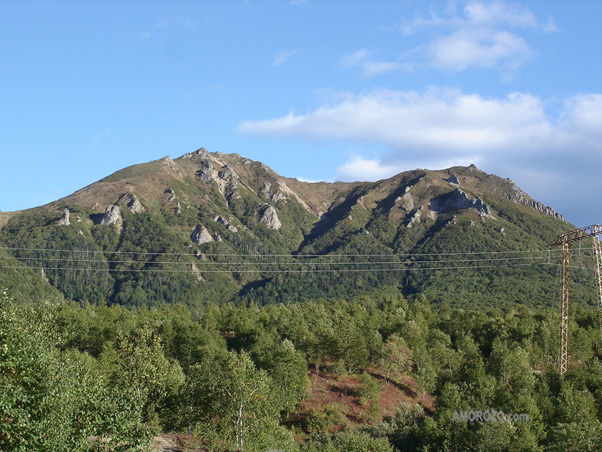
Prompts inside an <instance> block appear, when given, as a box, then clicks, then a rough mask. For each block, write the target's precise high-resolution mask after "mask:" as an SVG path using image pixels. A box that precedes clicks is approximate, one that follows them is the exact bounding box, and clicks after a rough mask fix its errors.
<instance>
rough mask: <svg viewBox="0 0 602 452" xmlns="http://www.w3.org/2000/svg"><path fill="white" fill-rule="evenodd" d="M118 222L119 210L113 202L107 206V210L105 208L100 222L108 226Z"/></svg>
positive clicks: (119, 219)
mask: <svg viewBox="0 0 602 452" xmlns="http://www.w3.org/2000/svg"><path fill="white" fill-rule="evenodd" d="M119 222H121V210H120V209H119V206H116V205H114V204H113V205H112V206H109V207H107V210H105V213H104V214H103V216H102V218H101V219H100V224H104V225H106V226H110V225H112V224H116V223H119Z"/></svg>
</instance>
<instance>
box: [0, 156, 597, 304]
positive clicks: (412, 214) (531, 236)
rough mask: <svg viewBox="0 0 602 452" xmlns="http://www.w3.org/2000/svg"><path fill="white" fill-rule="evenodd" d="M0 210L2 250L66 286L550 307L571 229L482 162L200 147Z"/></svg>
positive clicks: (85, 297)
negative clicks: (400, 162)
mask: <svg viewBox="0 0 602 452" xmlns="http://www.w3.org/2000/svg"><path fill="white" fill-rule="evenodd" d="M0 220H2V222H4V223H6V224H5V225H4V226H3V227H2V230H1V231H0V244H1V245H2V246H3V247H5V248H9V249H8V250H6V251H5V253H10V255H11V256H13V257H14V258H15V259H18V260H19V261H21V262H22V263H24V264H26V265H27V266H28V267H29V268H30V269H32V270H31V271H32V272H33V274H36V275H40V274H41V272H42V269H43V272H44V278H46V279H47V281H48V283H47V285H50V286H52V287H54V288H57V289H59V290H60V291H61V292H62V294H63V295H64V296H65V297H67V298H70V299H75V300H78V301H88V302H92V303H104V302H108V303H119V304H123V305H127V306H144V305H157V304H160V303H163V302H167V303H175V302H183V303H186V304H188V305H189V306H192V307H198V306H202V305H204V304H206V303H207V302H211V301H215V302H224V301H228V300H242V301H244V302H248V303H251V302H252V303H258V304H267V303H273V302H296V301H301V300H303V299H308V298H323V297H326V298H342V297H353V296H359V295H362V294H369V293H374V292H382V293H392V292H398V291H400V290H401V291H402V292H403V293H404V294H406V295H410V294H423V295H425V296H426V297H428V298H430V299H432V300H434V301H447V302H449V303H451V304H456V305H463V304H467V303H479V304H481V305H485V306H487V305H491V306H499V305H501V304H504V303H508V302H519V303H525V304H539V305H541V304H551V303H554V299H553V298H554V293H553V292H554V290H555V289H554V287H557V284H556V283H555V281H556V276H557V266H556V265H547V264H556V263H557V252H551V253H548V251H547V244H548V243H550V242H551V241H552V240H553V239H554V238H555V237H556V236H557V234H559V233H561V232H564V231H567V230H570V229H572V228H573V227H572V226H571V225H570V224H568V223H566V222H565V221H564V220H563V219H562V215H561V214H559V213H558V212H556V211H554V210H553V209H552V208H550V207H547V206H544V205H543V204H541V203H539V202H537V201H536V200H533V199H532V198H531V197H530V196H528V195H527V194H526V193H524V192H523V191H522V190H520V189H519V188H518V187H517V186H516V184H515V183H514V182H513V181H511V180H509V179H503V178H500V177H498V176H495V175H490V174H486V173H484V172H482V171H480V170H479V169H477V168H476V167H475V166H474V165H471V166H469V167H453V168H449V169H446V170H440V171H431V170H425V169H417V170H414V171H409V172H404V173H400V174H398V175H396V176H394V177H392V178H390V179H386V180H381V181H378V182H354V183H342V182H336V183H325V182H319V183H308V182H301V181H298V180H296V179H291V178H286V177H282V176H280V175H278V174H277V173H276V172H275V171H273V170H272V169H270V168H269V167H268V166H266V165H265V164H263V163H260V162H255V161H252V160H249V159H247V158H244V157H241V156H240V155H238V154H221V153H210V152H208V151H207V150H206V149H204V148H201V149H199V150H197V151H195V152H193V153H188V154H185V155H183V156H182V157H180V158H177V159H172V158H170V157H164V158H162V159H160V160H156V161H153V162H149V163H145V164H141V165H134V166H131V167H128V168H125V169H123V170H121V171H118V172H116V173H114V174H112V175H110V176H108V177H106V178H104V179H102V180H100V181H98V182H96V183H93V184H91V185H89V186H87V187H85V188H83V189H81V190H79V191H77V192H75V193H73V194H72V195H70V196H67V197H66V198H63V199H60V200H58V201H55V202H52V203H50V204H47V205H45V206H42V207H38V208H35V209H30V210H26V211H22V212H16V213H9V214H3V217H2V218H0ZM2 222H0V225H1V224H2ZM0 251H1V250H0ZM40 278H41V276H40ZM577 278H578V277H577ZM582 279H583V281H581V280H578V281H577V283H578V284H582V286H583V287H585V289H582V290H583V291H584V292H585V293H586V294H589V293H590V292H591V293H593V290H592V291H590V289H587V286H588V284H587V281H585V277H583V278H582ZM45 284H46V283H45ZM580 287H581V286H580ZM592 287H593V284H592ZM556 290H557V289H556ZM591 299H592V300H593V299H594V298H593V296H592V297H591Z"/></svg>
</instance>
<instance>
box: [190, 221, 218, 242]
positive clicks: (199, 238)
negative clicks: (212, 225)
mask: <svg viewBox="0 0 602 452" xmlns="http://www.w3.org/2000/svg"><path fill="white" fill-rule="evenodd" d="M190 239H191V240H192V241H193V242H194V243H196V244H197V245H202V244H203V243H209V242H213V237H211V234H209V231H208V230H207V228H206V227H204V226H203V225H202V224H199V225H197V227H196V228H194V231H192V234H190Z"/></svg>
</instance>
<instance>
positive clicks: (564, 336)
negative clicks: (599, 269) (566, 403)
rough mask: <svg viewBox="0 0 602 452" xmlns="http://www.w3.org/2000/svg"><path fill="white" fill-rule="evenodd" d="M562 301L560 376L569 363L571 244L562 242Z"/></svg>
mask: <svg viewBox="0 0 602 452" xmlns="http://www.w3.org/2000/svg"><path fill="white" fill-rule="evenodd" d="M560 277H561V279H562V300H561V302H560V350H559V351H560V359H559V362H558V370H559V372H560V375H564V374H565V373H566V369H567V366H568V362H569V353H568V352H569V350H568V349H569V242H568V240H567V241H563V242H562V269H561V275H560Z"/></svg>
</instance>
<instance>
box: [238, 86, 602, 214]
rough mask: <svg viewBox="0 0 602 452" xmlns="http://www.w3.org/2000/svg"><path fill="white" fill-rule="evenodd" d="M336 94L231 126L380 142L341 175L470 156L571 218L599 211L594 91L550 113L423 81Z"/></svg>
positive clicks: (601, 109)
mask: <svg viewBox="0 0 602 452" xmlns="http://www.w3.org/2000/svg"><path fill="white" fill-rule="evenodd" d="M339 99H340V100H338V101H336V102H334V103H333V104H330V105H323V106H321V107H320V108H317V109H316V110H314V111H311V112H308V113H306V114H303V115H297V114H293V113H290V114H288V115H287V116H284V117H282V118H276V119H272V120H263V121H245V122H243V123H241V124H240V126H239V128H238V129H239V131H240V132H243V133H248V134H255V135H261V136H285V137H292V138H299V139H307V140H316V139H327V140H339V141H343V142H347V143H352V144H353V145H355V146H360V147H361V145H365V146H368V147H373V146H377V147H382V146H384V147H385V148H386V149H387V151H386V152H385V153H384V154H382V155H381V156H380V157H379V158H374V157H371V158H368V157H365V156H362V155H361V153H356V154H355V155H354V156H353V157H352V158H350V159H349V160H348V161H347V162H345V163H344V164H343V165H341V166H340V167H339V168H338V169H337V170H336V175H337V178H338V179H341V180H377V179H381V178H384V177H388V176H391V175H393V174H395V173H397V172H400V171H403V170H410V169H415V168H419V167H421V168H432V169H437V168H447V167H450V166H454V165H468V164H470V163H475V164H476V165H477V166H478V167H479V168H482V169H484V170H485V171H488V172H493V173H496V174H498V175H500V176H503V177H512V178H513V179H515V180H516V181H517V183H519V185H520V186H521V187H522V188H523V189H525V190H526V191H527V193H529V194H531V195H532V196H533V197H535V199H538V200H540V201H542V202H547V203H548V204H551V203H552V201H553V200H559V201H557V202H558V203H557V204H554V205H553V207H554V208H556V209H558V210H560V211H561V212H563V213H565V215H573V217H572V218H575V219H576V218H578V215H581V218H585V217H583V215H584V213H588V214H589V215H590V216H591V217H593V216H594V214H595V213H596V212H595V209H598V211H597V214H598V215H599V216H602V211H600V208H599V207H597V205H596V204H595V203H592V201H591V200H592V199H593V198H592V197H591V194H592V193H599V192H600V191H602V179H601V178H600V177H599V171H600V168H602V128H601V127H600V124H602V94H599V93H590V94H578V95H575V96H571V97H569V98H566V99H564V100H562V101H561V103H560V106H559V109H560V112H559V113H557V114H554V115H552V114H551V113H550V112H549V111H548V110H549V106H548V103H547V102H546V101H544V100H542V99H540V98H538V97H537V96H534V95H532V94H529V93H511V94H509V95H508V96H506V97H503V98H485V97H483V96H480V95H477V94H466V93H463V92H461V91H458V90H455V89H439V88H431V89H428V90H426V91H424V92H414V91H373V92H368V93H364V94H362V95H351V94H349V95H347V96H342V95H341V96H339ZM554 107H557V106H555V105H554ZM579 209H580V210H579ZM592 209H594V211H593V212H594V213H592ZM572 218H571V217H570V216H569V220H571V219H572ZM573 221H575V220H573ZM585 221H586V220H583V222H585ZM588 221H590V222H591V221H599V220H595V219H593V218H592V219H590V220H588Z"/></svg>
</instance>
